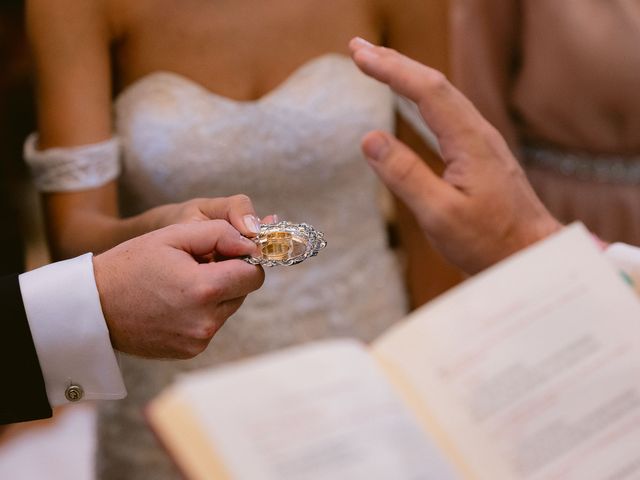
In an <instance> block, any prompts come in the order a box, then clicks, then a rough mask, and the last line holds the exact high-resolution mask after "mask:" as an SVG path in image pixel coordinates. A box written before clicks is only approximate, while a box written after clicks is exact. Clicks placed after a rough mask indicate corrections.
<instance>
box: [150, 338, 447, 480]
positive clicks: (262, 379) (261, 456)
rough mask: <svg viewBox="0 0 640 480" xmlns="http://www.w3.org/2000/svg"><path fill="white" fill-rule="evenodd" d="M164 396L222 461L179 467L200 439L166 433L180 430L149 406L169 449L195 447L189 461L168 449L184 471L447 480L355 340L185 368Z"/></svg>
mask: <svg viewBox="0 0 640 480" xmlns="http://www.w3.org/2000/svg"><path fill="white" fill-rule="evenodd" d="M163 397H165V400H164V402H166V401H167V400H166V398H167V394H163V396H162V397H160V398H161V399H162V398H163ZM171 397H173V399H172V400H171V402H173V403H174V406H175V403H176V402H177V403H178V404H181V405H182V406H183V408H182V409H181V411H184V410H185V409H189V410H190V413H189V415H190V416H191V418H192V419H194V420H195V423H196V424H197V425H198V426H199V433H198V435H196V436H195V437H197V436H200V433H202V434H204V437H201V438H205V437H206V443H207V444H208V445H210V450H209V454H208V456H212V455H215V456H216V457H217V458H218V459H219V460H220V462H219V463H221V464H223V468H222V469H220V468H214V467H213V466H212V467H206V465H205V466H200V467H199V468H192V467H193V465H191V466H189V465H185V462H186V463H194V462H196V463H197V462H198V461H199V460H198V459H203V462H204V461H206V459H207V454H205V453H204V452H205V450H203V448H202V443H200V444H199V445H189V442H190V441H191V440H192V439H193V438H195V437H194V436H193V435H191V434H185V436H184V438H177V437H175V435H178V436H179V431H180V428H172V427H171V425H170V423H167V421H168V419H167V418H166V412H167V411H168V410H166V409H165V410H162V409H156V411H155V412H154V414H153V415H155V417H156V419H158V418H159V419H160V421H161V423H163V424H164V427H162V428H160V429H159V430H158V431H159V432H160V436H161V438H162V436H163V435H162V432H164V434H165V436H167V435H174V437H173V438H171V439H170V441H169V442H167V445H169V446H170V445H174V446H177V449H175V450H174V454H176V450H184V451H185V452H187V453H188V452H193V451H198V452H199V453H198V455H197V456H194V455H191V458H190V459H185V457H184V456H183V455H180V452H179V451H178V452H177V453H178V454H177V455H174V457H175V458H176V460H177V462H178V464H182V467H183V470H184V471H185V472H186V473H188V474H192V475H193V472H201V473H200V475H197V474H196V475H194V476H193V478H198V479H200V478H219V477H216V476H215V474H214V473H213V471H214V470H216V471H218V472H219V471H220V470H224V471H225V476H226V477H228V478H234V479H251V480H253V479H274V480H275V479H277V480H286V479H291V480H293V479H295V480H314V479H318V480H320V479H322V480H325V479H332V480H333V479H345V480H346V479H357V478H366V479H391V478H393V479H396V478H397V479H416V480H417V479H438V480H447V479H453V478H454V476H453V473H452V471H451V470H450V469H449V467H448V466H447V464H446V463H445V461H444V460H443V458H442V457H441V456H440V454H439V453H438V452H437V450H436V448H435V447H434V445H433V444H431V443H430V441H429V439H428V438H427V437H426V436H425V433H424V431H422V429H421V427H420V426H419V424H418V422H417V421H416V419H415V418H414V417H413V415H412V413H411V411H410V410H409V409H408V408H407V407H406V405H404V404H403V402H402V400H401V399H400V397H399V396H398V395H397V394H396V392H394V390H393V389H392V387H391V386H390V384H389V383H388V382H387V380H386V378H385V377H384V375H383V374H382V373H381V371H380V370H379V369H378V366H377V364H376V362H375V360H374V359H373V358H371V356H370V355H369V353H368V352H367V351H366V349H365V347H364V345H361V344H359V343H357V342H355V341H350V340H335V341H325V342H319V343H315V344H310V345H306V346H301V347H295V348H292V349H289V350H283V351H281V352H277V353H274V354H269V355H265V356H261V357H257V358H255V359H250V360H247V361H243V362H239V363H238V364H234V365H231V366H227V367H222V368H219V369H216V370H213V371H207V372H202V373H196V374H190V375H189V376H186V377H185V378H184V379H183V380H181V381H180V382H178V384H177V385H176V386H175V387H173V388H172V389H171V390H170V391H169V398H171ZM173 411H175V409H174V410H173ZM163 412H164V414H165V415H164V416H163ZM185 418H186V417H185V416H184V415H180V416H177V417H176V419H177V421H178V422H183V421H185ZM152 421H153V419H152ZM186 421H187V422H189V420H188V419H187V420H186ZM169 422H170V419H169ZM191 423H193V422H191ZM167 425H169V427H170V428H168V429H167ZM176 432H178V433H176ZM165 439H166V438H165ZM207 472H211V475H209V473H207Z"/></svg>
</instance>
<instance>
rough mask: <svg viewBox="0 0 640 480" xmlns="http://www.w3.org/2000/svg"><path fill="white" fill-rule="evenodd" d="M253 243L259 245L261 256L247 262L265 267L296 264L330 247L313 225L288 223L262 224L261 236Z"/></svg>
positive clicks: (249, 258)
mask: <svg viewBox="0 0 640 480" xmlns="http://www.w3.org/2000/svg"><path fill="white" fill-rule="evenodd" d="M252 240H253V241H254V242H255V243H256V245H258V248H259V250H260V253H259V256H254V257H247V258H245V260H246V261H247V262H249V263H251V264H252V265H263V266H265V267H275V266H278V265H285V266H289V265H296V264H298V263H300V262H303V261H305V260H306V259H307V258H309V257H315V256H316V255H318V252H319V251H320V250H322V249H323V248H324V247H326V246H327V242H326V241H325V239H324V234H323V233H322V232H320V231H319V230H316V229H315V228H313V227H312V226H311V225H308V224H306V223H291V222H286V221H283V222H279V223H271V224H262V225H260V233H259V234H258V236H256V237H255V238H253V239H252Z"/></svg>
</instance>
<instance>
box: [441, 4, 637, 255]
mask: <svg viewBox="0 0 640 480" xmlns="http://www.w3.org/2000/svg"><path fill="white" fill-rule="evenodd" d="M451 36H452V52H453V62H452V75H453V78H454V80H455V82H456V83H457V84H458V86H459V87H461V89H462V90H463V91H464V92H465V93H466V94H467V95H468V96H469V97H470V98H471V99H472V100H473V101H474V103H475V104H476V105H477V106H478V107H479V109H480V110H481V112H482V113H483V114H484V115H485V116H486V117H487V118H488V119H489V120H490V121H491V122H492V123H493V124H494V125H495V126H496V127H497V128H498V129H499V130H500V132H501V133H502V134H503V135H504V136H505V137H506V138H507V139H508V141H509V143H510V145H511V147H512V148H513V150H514V151H515V153H516V154H517V155H518V156H519V157H520V159H521V160H522V162H523V163H524V165H525V166H526V169H527V173H528V175H529V178H530V180H531V182H532V183H533V185H534V187H535V188H536V190H537V192H538V194H539V195H540V197H541V198H542V200H543V201H544V202H545V203H546V205H547V206H548V208H549V209H550V210H551V212H552V213H553V214H554V215H555V216H556V217H557V218H559V219H561V220H562V221H571V220H575V219H577V220H581V221H583V222H584V223H586V224H587V226H588V227H589V228H590V229H591V230H592V231H594V232H596V233H597V234H598V235H600V236H601V237H602V238H604V239H607V240H621V241H625V242H628V243H634V244H636V245H638V244H640V223H639V222H638V221H637V219H638V218H640V95H638V93H637V92H638V87H639V85H640V47H639V46H640V0H607V1H600V0H562V1H557V0H454V1H453V2H452V30H451Z"/></svg>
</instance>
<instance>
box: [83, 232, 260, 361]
mask: <svg viewBox="0 0 640 480" xmlns="http://www.w3.org/2000/svg"><path fill="white" fill-rule="evenodd" d="M256 248H257V247H256V245H255V244H254V243H253V242H252V241H251V240H248V239H246V238H244V237H243V236H242V235H240V233H239V232H238V231H237V230H236V229H235V228H234V227H232V226H231V225H230V224H229V223H227V222H226V221H222V220H214V221H202V222H195V223H189V224H180V225H172V226H169V227H166V228H163V229H161V230H157V231H154V232H151V233H148V234H146V235H143V236H140V237H137V238H134V239H132V240H129V241H127V242H125V243H122V244H120V245H118V246H117V247H115V248H113V249H111V250H108V251H106V252H104V253H102V254H100V255H97V256H96V257H94V270H95V276H96V283H97V286H98V291H99V292H100V302H101V304H102V310H103V313H104V316H105V319H106V321H107V326H108V328H109V334H110V336H111V342H112V344H113V347H114V348H116V349H117V350H120V351H123V352H126V353H130V354H134V355H139V356H144V357H159V358H190V357H193V356H195V355H197V354H199V353H200V352H202V351H203V350H204V349H205V348H206V347H207V345H208V344H209V342H210V340H211V338H212V337H213V335H214V334H215V333H216V332H217V331H218V329H219V328H220V327H221V326H222V324H223V323H224V322H225V320H226V319H227V318H228V317H229V316H231V315H232V314H233V313H234V312H235V311H236V310H237V309H238V308H239V307H240V305H241V304H242V302H243V301H244V298H245V296H246V295H247V294H249V293H250V292H252V291H254V290H256V289H258V288H260V286H261V285H262V282H263V281H264V272H263V270H262V268H260V267H256V266H253V265H249V264H248V263H246V262H244V261H243V260H240V259H237V258H235V259H234V257H239V256H244V255H250V254H253V253H255V251H256ZM211 257H213V258H219V257H224V258H230V259H229V260H222V261H213V262H210V263H200V262H199V261H198V260H197V259H201V258H211Z"/></svg>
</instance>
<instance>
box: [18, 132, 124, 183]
mask: <svg viewBox="0 0 640 480" xmlns="http://www.w3.org/2000/svg"><path fill="white" fill-rule="evenodd" d="M37 144H38V135H37V134H35V133H34V134H31V135H29V137H28V138H27V140H26V142H25V145H24V158H25V161H26V162H27V164H28V165H29V168H30V169H31V175H32V178H33V181H34V183H35V185H36V188H37V189H38V190H40V191H41V192H72V191H77V190H87V189H90V188H96V187H100V186H102V185H104V184H106V183H108V182H110V181H111V180H113V179H115V178H117V177H118V175H119V174H120V142H119V140H118V139H117V138H116V137H113V138H110V139H109V140H105V141H104V142H100V143H94V144H91V145H81V146H78V147H55V148H50V149H47V150H42V151H40V150H37V148H36V146H37Z"/></svg>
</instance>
